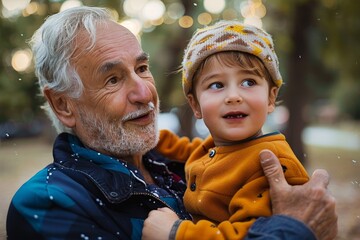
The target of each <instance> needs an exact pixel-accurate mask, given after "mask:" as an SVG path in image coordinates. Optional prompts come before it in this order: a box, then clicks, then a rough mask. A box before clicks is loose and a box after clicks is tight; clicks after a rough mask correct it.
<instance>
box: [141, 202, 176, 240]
mask: <svg viewBox="0 0 360 240" xmlns="http://www.w3.org/2000/svg"><path fill="white" fill-rule="evenodd" d="M178 219H179V217H178V216H177V215H176V213H174V212H173V211H172V210H170V209H169V208H159V209H158V210H152V211H150V213H149V215H148V217H147V218H146V219H145V222H144V227H143V230H142V239H143V240H151V239H154V240H168V239H169V235H170V231H171V228H172V226H173V224H174V223H175V221H176V220H178Z"/></svg>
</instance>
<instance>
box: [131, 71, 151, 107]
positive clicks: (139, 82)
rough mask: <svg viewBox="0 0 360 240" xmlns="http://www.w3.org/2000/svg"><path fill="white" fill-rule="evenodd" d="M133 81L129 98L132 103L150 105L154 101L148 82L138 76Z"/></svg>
mask: <svg viewBox="0 0 360 240" xmlns="http://www.w3.org/2000/svg"><path fill="white" fill-rule="evenodd" d="M134 75H135V76H133V77H132V79H131V84H130V90H129V93H128V94H129V95H128V98H129V100H130V102H132V103H145V104H147V103H149V102H151V101H152V100H153V94H152V92H151V90H150V88H149V85H150V84H151V83H150V82H149V81H148V80H146V79H143V78H141V77H139V76H138V75H137V74H134Z"/></svg>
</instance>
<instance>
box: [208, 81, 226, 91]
mask: <svg viewBox="0 0 360 240" xmlns="http://www.w3.org/2000/svg"><path fill="white" fill-rule="evenodd" d="M222 87H224V85H223V84H222V83H219V82H215V83H212V84H210V86H209V88H210V89H220V88H222Z"/></svg>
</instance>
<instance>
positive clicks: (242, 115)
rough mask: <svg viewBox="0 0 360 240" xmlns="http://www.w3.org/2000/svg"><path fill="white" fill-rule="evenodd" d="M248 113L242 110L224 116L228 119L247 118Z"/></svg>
mask: <svg viewBox="0 0 360 240" xmlns="http://www.w3.org/2000/svg"><path fill="white" fill-rule="evenodd" d="M247 116H248V115H247V114H245V113H242V112H229V113H227V114H225V115H224V116H223V118H226V119H234V118H245V117H247Z"/></svg>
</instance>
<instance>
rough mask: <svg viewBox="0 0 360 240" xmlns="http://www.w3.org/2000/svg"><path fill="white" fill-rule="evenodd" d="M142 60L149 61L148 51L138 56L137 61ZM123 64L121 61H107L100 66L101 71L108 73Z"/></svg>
mask: <svg viewBox="0 0 360 240" xmlns="http://www.w3.org/2000/svg"><path fill="white" fill-rule="evenodd" d="M142 61H149V54H148V53H145V52H143V53H141V54H140V55H139V56H138V57H137V58H136V62H142ZM122 64H123V63H122V62H121V61H113V62H106V63H104V64H103V65H101V66H100V68H99V72H100V73H107V72H109V71H111V70H112V69H113V68H115V67H116V66H118V65H122Z"/></svg>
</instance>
